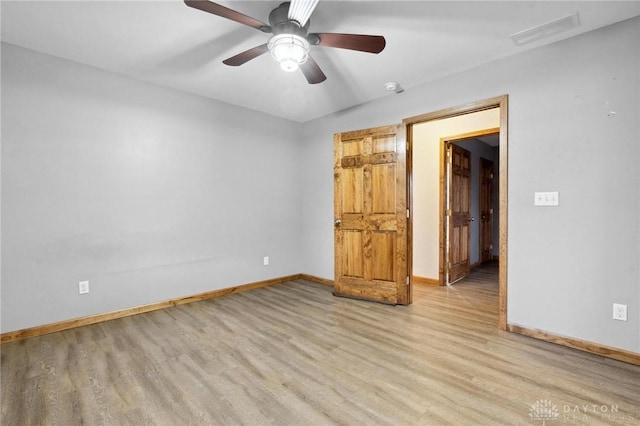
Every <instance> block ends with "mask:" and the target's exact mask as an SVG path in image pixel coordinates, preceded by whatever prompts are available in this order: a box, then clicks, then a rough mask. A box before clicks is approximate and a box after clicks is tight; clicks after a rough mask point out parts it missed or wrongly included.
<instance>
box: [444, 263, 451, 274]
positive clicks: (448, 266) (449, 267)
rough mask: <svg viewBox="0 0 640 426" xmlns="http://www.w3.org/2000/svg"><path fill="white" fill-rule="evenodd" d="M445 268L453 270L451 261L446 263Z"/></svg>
mask: <svg viewBox="0 0 640 426" xmlns="http://www.w3.org/2000/svg"><path fill="white" fill-rule="evenodd" d="M444 270H445V271H447V272H449V271H450V270H451V262H447V263H445V265H444Z"/></svg>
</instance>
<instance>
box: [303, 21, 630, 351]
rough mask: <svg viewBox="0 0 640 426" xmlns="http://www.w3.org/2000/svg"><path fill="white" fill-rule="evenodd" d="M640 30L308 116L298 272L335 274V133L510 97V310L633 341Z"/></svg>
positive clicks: (580, 333)
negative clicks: (548, 202) (547, 202)
mask: <svg viewBox="0 0 640 426" xmlns="http://www.w3.org/2000/svg"><path fill="white" fill-rule="evenodd" d="M639 39H640V20H639V19H638V18H635V19H633V20H629V21H625V22H622V23H620V24H617V25H613V26H610V27H606V28H603V29H601V30H598V31H594V32H591V33H587V34H584V35H582V36H578V37H574V38H571V39H568V40H565V41H562V42H559V43H555V44H553V45H549V46H546V47H542V48H539V49H536V50H532V51H529V52H526V53H523V54H521V55H518V56H515V57H511V58H506V59H503V60H499V61H495V62H492V63H489V64H487V65H484V66H482V67H479V68H476V69H473V70H469V71H465V72H462V73H460V74H457V75H453V76H450V77H447V78H444V79H440V80H437V81H434V82H431V83H428V84H425V85H423V86H420V87H416V88H410V89H408V90H406V91H405V92H404V93H403V94H401V95H394V94H392V95H389V96H388V97H386V98H383V99H381V100H378V101H375V102H371V103H368V104H365V105H362V106H360V107H356V108H351V109H349V110H346V111H343V112H341V113H337V114H334V115H331V116H328V117H324V118H321V119H318V120H315V121H313V122H310V123H306V124H305V126H304V128H303V131H304V133H305V144H304V151H303V153H302V161H303V163H304V164H303V168H304V170H306V171H307V172H306V174H305V175H304V182H303V183H304V186H305V187H307V188H314V191H313V194H311V193H308V194H305V195H304V196H303V217H304V224H303V247H304V248H305V249H306V253H305V255H304V256H303V259H304V261H305V262H306V263H305V266H304V267H303V270H305V271H306V272H307V273H310V274H314V275H318V276H322V277H326V278H332V277H333V244H332V238H333V233H332V217H333V203H332V185H333V177H332V161H331V151H332V143H331V141H332V135H333V133H336V132H342V131H347V130H354V129H362V128H368V127H374V126H380V125H385V124H392V123H400V122H401V121H402V119H403V118H406V117H411V116H414V115H418V114H424V113H427V112H431V111H436V110H440V109H444V108H448V107H452V106H456V105H464V104H466V103H468V102H472V101H477V100H481V99H486V98H490V97H494V96H499V95H502V94H508V95H509V188H508V195H509V209H508V214H509V223H508V226H509V252H508V256H509V265H508V268H509V269H508V286H509V291H508V321H509V322H510V323H512V324H517V325H521V326H525V327H530V328H535V329H540V330H545V331H548V332H551V333H556V334H559V335H564V336H569V337H574V338H578V339H584V340H587V341H592V342H597V343H600V344H604V345H609V346H612V347H617V348H621V349H627V350H631V351H634V352H640V316H639V310H640V285H639V283H640V271H639V267H638V265H639V263H640V262H639V260H640V248H639V245H640V226H639V225H640V174H639V171H638V170H639V167H638V164H639V162H640V147H639V145H640V144H639V135H640V127H639V126H640V124H639V122H640V120H638V117H639V115H640V110H639V104H640V99H639V97H640V90H639V81H638V80H639V74H640V57H639V51H638V40H639ZM611 110H615V111H616V114H615V115H611V114H610V113H609V112H610V111H611ZM535 191H559V193H560V206H558V207H555V208H540V207H534V206H533V194H534V192H535ZM614 302H617V303H625V304H627V305H628V313H629V320H628V321H627V322H619V321H614V320H612V319H611V315H612V303H614Z"/></svg>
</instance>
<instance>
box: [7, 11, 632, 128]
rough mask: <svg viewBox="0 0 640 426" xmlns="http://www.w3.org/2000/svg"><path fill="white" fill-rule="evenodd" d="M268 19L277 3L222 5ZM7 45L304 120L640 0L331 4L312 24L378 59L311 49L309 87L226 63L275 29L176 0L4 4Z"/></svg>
mask: <svg viewBox="0 0 640 426" xmlns="http://www.w3.org/2000/svg"><path fill="white" fill-rule="evenodd" d="M218 3H220V4H222V5H225V6H227V7H230V8H232V9H235V10H238V11H240V12H242V13H244V14H246V15H249V16H251V17H254V18H256V19H258V20H261V21H264V22H268V15H269V12H270V11H271V9H273V8H275V7H277V6H278V4H280V1H278V0H275V1H267V0H263V1H220V2H218ZM0 7H1V14H2V33H1V37H2V41H4V42H8V43H11V44H15V45H18V46H22V47H25V48H28V49H32V50H36V51H39V52H43V53H47V54H50V55H54V56H58V57H61V58H65V59H70V60H73V61H76V62H80V63H84V64H88V65H91V66H94V67H98V68H102V69H105V70H109V71H113V72H116V73H118V74H123V75H126V76H130V77H133V78H136V79H140V80H145V81H149V82H153V83H156V84H159V85H162V86H166V87H172V88H176V89H179V90H184V91H187V92H191V93H195V94H198V95H201V96H206V97H210V98H213V99H218V100H220V101H224V102H228V103H231V104H235V105H239V106H243V107H246V108H250V109H253V110H257V111H262V112H266V113H269V114H273V115H276V116H280V117H284V118H286V119H290V120H294V121H299V122H304V121H307V120H311V119H314V118H317V117H320V116H323V115H326V114H330V113H333V112H336V111H340V110H343V109H346V108H349V107H352V106H354V105H358V104H361V103H364V102H367V101H370V100H373V99H376V98H380V97H383V96H402V95H396V94H394V93H392V92H387V91H386V90H385V87H384V84H385V83H386V82H388V81H398V82H399V83H400V84H401V85H402V87H403V88H405V89H410V88H411V87H413V86H416V85H419V84H422V83H424V82H427V81H430V80H434V79H437V78H439V77H442V76H445V75H449V74H452V73H456V72H459V71H463V70H466V69H470V68H473V67H476V66H478V65H481V64H483V63H486V62H490V61H492V60H495V59H498V58H502V57H506V56H509V55H514V54H517V53H520V52H523V51H525V50H527V49H531V48H535V47H538V46H541V45H543V44H548V43H552V42H555V41H558V40H561V39H564V38H567V37H572V36H575V35H577V34H580V33H583V32H587V31H591V30H594V29H596V28H600V27H603V26H606V25H610V24H613V23H615V22H619V21H622V20H625V19H628V18H631V17H634V16H638V15H640V1H622V2H614V1H583V2H561V1H496V2H487V1H468V2H462V1H441V2H433V1H359V0H351V1H327V0H324V1H323V0H321V1H320V3H319V5H318V7H317V9H316V11H315V12H314V14H313V15H312V17H311V28H310V31H311V32H336V33H356V34H373V35H383V36H385V38H386V40H387V46H386V48H385V50H384V51H383V52H382V53H380V54H379V55H374V54H369V53H361V52H354V51H349V50H343V49H334V48H324V47H318V46H313V47H312V49H311V54H312V55H313V57H314V59H315V60H316V62H317V63H318V64H319V65H320V67H321V68H322V70H323V71H324V73H325V74H326V75H327V81H325V82H324V83H320V84H317V85H309V84H307V82H306V80H305V78H304V76H303V75H302V73H301V72H296V73H293V74H290V73H285V72H284V71H282V70H281V69H280V67H279V66H278V64H277V63H276V62H275V61H274V60H273V59H272V58H271V57H270V55H268V54H265V55H262V56H261V57H259V58H257V59H254V60H252V61H250V62H248V63H246V64H244V65H242V66H240V67H229V66H226V65H224V64H222V60H224V59H226V58H228V57H230V56H233V55H235V54H237V53H239V52H241V51H244V50H246V49H249V48H251V47H254V46H257V45H260V44H263V43H265V42H266V40H267V39H268V37H269V35H268V34H264V33H261V32H260V31H257V30H255V29H252V28H249V27H246V26H244V25H241V24H238V23H236V22H232V21H229V20H226V19H223V18H220V17H218V16H215V15H211V14H208V13H205V12H202V11H199V10H196V9H193V8H190V7H187V6H186V5H185V4H184V3H183V2H182V1H180V0H171V1H163V0H155V1H126V0H114V1H97V0H85V1H51V0H49V1H24V0H22V1H6V0H2V2H1V6H0ZM576 11H577V12H578V13H579V17H580V22H581V25H580V27H578V28H576V29H573V30H570V31H568V32H565V33H561V34H557V35H555V36H552V37H550V38H547V39H544V40H541V41H538V42H535V43H532V44H529V45H525V46H521V47H517V46H515V44H514V43H513V42H512V41H511V39H510V38H509V35H511V34H513V33H515V32H518V31H522V30H525V29H529V28H531V27H534V26H537V25H541V24H544V23H546V22H549V21H551V20H554V19H557V18H561V17H564V16H566V15H569V14H571V13H573V12H576Z"/></svg>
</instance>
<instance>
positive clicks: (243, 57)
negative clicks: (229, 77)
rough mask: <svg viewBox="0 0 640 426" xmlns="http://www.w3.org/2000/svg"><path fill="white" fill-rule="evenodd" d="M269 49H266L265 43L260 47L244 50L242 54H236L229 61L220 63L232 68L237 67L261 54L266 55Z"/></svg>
mask: <svg viewBox="0 0 640 426" xmlns="http://www.w3.org/2000/svg"><path fill="white" fill-rule="evenodd" d="M268 51H269V48H268V47H267V43H265V44H261V45H260V46H256V47H254V48H252V49H249V50H245V51H244V52H242V53H238V54H237V55H236V56H232V57H230V58H229V59H225V60H224V61H222V63H223V64H225V65H230V66H232V67H237V66H239V65H242V64H244V63H245V62H249V61H250V60H252V59H255V58H257V57H258V56H260V55H262V54H263V53H267V52H268Z"/></svg>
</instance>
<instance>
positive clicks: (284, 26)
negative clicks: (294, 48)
mask: <svg viewBox="0 0 640 426" xmlns="http://www.w3.org/2000/svg"><path fill="white" fill-rule="evenodd" d="M290 4H291V3H290V2H285V3H282V4H280V6H278V7H276V8H275V9H273V10H272V11H271V13H270V14H269V25H270V26H271V31H272V32H273V34H295V35H297V36H300V37H304V38H307V32H308V31H309V25H310V24H311V20H309V21H307V23H306V24H305V25H304V27H301V26H300V24H299V23H298V22H296V21H294V20H291V19H289V5H290ZM310 42H311V40H310ZM312 44H314V43H312Z"/></svg>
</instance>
